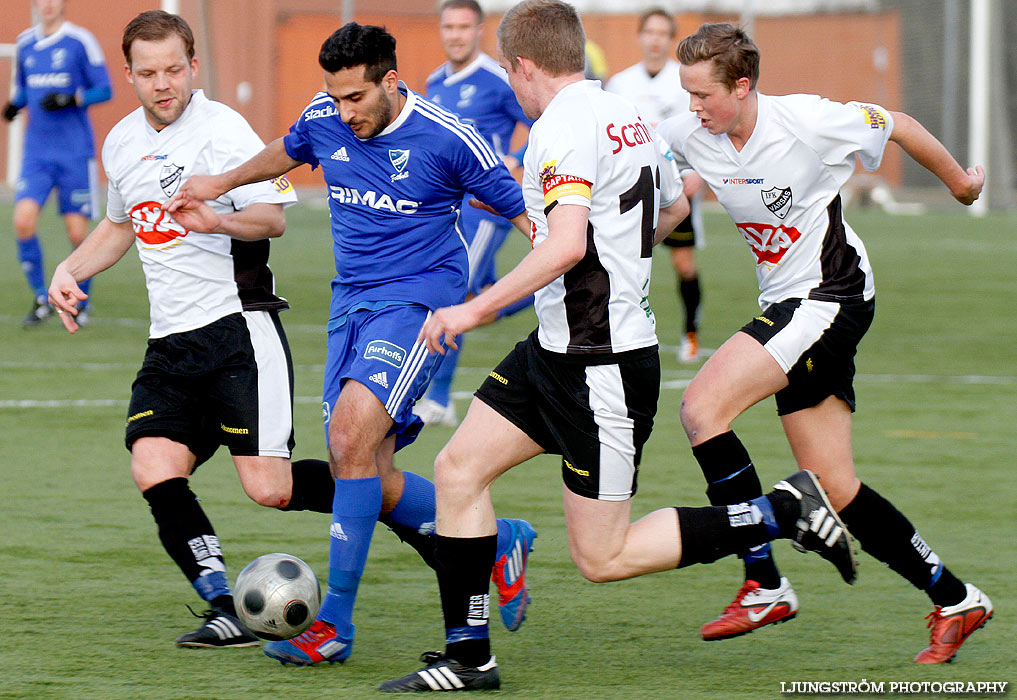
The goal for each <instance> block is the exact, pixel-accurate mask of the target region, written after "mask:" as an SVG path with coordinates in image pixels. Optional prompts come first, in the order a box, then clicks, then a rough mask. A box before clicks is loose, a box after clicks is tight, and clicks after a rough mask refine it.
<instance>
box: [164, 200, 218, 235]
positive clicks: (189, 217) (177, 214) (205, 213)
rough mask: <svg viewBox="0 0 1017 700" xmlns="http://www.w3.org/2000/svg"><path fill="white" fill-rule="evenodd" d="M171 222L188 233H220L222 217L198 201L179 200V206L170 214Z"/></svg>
mask: <svg viewBox="0 0 1017 700" xmlns="http://www.w3.org/2000/svg"><path fill="white" fill-rule="evenodd" d="M170 216H172V217H173V220H174V221H176V222H177V223H178V224H180V225H181V226H183V227H184V228H185V229H187V230H188V231H196V232H197V233H220V232H221V231H220V230H219V227H220V226H221V225H222V217H220V216H219V214H217V213H216V211H215V209H213V208H212V207H210V206H208V204H206V203H205V202H202V201H198V200H192V199H187V200H180V203H179V206H177V208H176V209H175V210H174V211H173V212H172V213H171V214H170Z"/></svg>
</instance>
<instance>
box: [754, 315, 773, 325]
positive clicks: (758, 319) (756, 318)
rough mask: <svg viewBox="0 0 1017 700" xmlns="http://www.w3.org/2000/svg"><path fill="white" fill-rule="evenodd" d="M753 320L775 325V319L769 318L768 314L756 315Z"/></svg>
mask: <svg viewBox="0 0 1017 700" xmlns="http://www.w3.org/2000/svg"><path fill="white" fill-rule="evenodd" d="M753 320H754V321H759V322H760V323H765V324H766V325H768V326H771V327H772V326H773V321H771V320H770V319H768V318H767V317H766V316H756V317H755V318H754V319H753Z"/></svg>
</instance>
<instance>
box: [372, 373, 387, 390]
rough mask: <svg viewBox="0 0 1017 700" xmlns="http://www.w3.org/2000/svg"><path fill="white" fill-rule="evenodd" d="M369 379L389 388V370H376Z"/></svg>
mask: <svg viewBox="0 0 1017 700" xmlns="http://www.w3.org/2000/svg"><path fill="white" fill-rule="evenodd" d="M368 379H369V380H370V381H372V382H374V383H375V384H380V385H381V386H383V387H385V388H386V389H388V372H375V373H374V374H372V375H371V376H370V377H368Z"/></svg>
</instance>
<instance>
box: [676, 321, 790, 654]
mask: <svg viewBox="0 0 1017 700" xmlns="http://www.w3.org/2000/svg"><path fill="white" fill-rule="evenodd" d="M785 386H787V377H786V376H785V374H784V372H783V370H782V369H781V367H780V365H778V364H777V362H776V361H775V360H774V359H773V357H772V356H771V355H770V354H769V353H768V352H767V351H766V349H765V348H763V346H762V345H760V344H759V342H758V341H756V340H755V339H754V338H752V337H751V336H749V335H747V334H745V333H736V334H735V335H734V336H732V337H731V338H730V339H729V340H728V341H727V342H725V343H724V344H723V345H721V347H720V348H719V349H718V350H717V351H716V352H715V353H714V354H713V355H712V356H711V357H710V359H709V360H707V362H706V364H705V365H703V367H702V369H700V370H699V372H698V373H697V374H696V377H695V379H693V380H692V384H691V385H690V386H689V387H688V389H686V391H685V394H684V396H683V397H682V410H681V418H682V425H683V426H684V427H685V430H686V433H687V434H688V436H689V441H690V443H691V444H692V451H693V454H694V455H695V457H696V459H697V461H698V462H699V464H700V466H701V467H702V469H703V475H704V476H705V477H706V481H707V484H708V487H707V495H708V496H709V497H710V502H711V503H713V504H714V505H723V504H729V503H739V502H742V501H746V500H750V499H752V498H755V497H757V496H759V495H760V494H761V493H762V486H761V484H760V482H759V477H758V476H757V475H756V471H755V467H754V465H753V464H752V461H751V459H750V457H749V455H748V452H747V451H746V450H745V448H744V446H743V445H742V443H741V441H740V440H738V438H737V436H736V435H735V433H734V432H732V431H731V422H732V421H733V420H734V419H735V418H736V417H737V416H738V415H740V414H741V413H742V412H743V411H745V410H746V409H747V408H749V407H750V406H752V405H753V404H755V403H757V402H759V401H761V400H763V399H765V398H767V397H768V396H771V395H772V394H775V393H776V392H777V391H779V390H781V389H783V388H784V387H785ZM742 558H743V560H744V561H745V582H744V584H743V586H742V587H741V589H740V590H739V591H738V593H737V594H736V595H735V597H734V599H733V601H732V602H731V603H730V604H729V605H728V606H727V607H726V608H725V609H724V611H723V613H721V615H720V616H719V617H717V618H716V619H714V620H712V621H710V622H708V623H706V624H705V625H704V626H703V627H702V629H701V630H700V634H701V636H702V637H703V639H705V640H708V641H709V640H717V639H727V638H730V637H735V636H738V635H741V634H746V633H748V632H752V631H753V630H755V629H758V628H759V627H762V626H765V625H768V624H773V623H777V622H783V621H786V620H789V619H791V618H793V617H794V616H795V615H796V613H797V610H798V600H797V597H796V596H795V593H794V590H793V589H792V587H791V584H790V582H789V581H788V580H787V579H786V578H783V577H781V575H780V572H779V571H778V569H777V566H776V563H775V561H774V559H773V556H772V553H771V550H770V546H769V545H762V546H760V547H755V548H753V549H751V550H749V551H747V552H745V553H743V555H742Z"/></svg>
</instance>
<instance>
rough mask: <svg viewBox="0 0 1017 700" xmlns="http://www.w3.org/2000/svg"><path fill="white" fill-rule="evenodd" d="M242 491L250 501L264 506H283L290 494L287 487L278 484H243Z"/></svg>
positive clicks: (286, 503)
mask: <svg viewBox="0 0 1017 700" xmlns="http://www.w3.org/2000/svg"><path fill="white" fill-rule="evenodd" d="M244 492H245V493H246V494H247V496H248V498H250V499H251V500H252V501H254V502H255V503H257V504H258V505H259V506H265V507H266V508H285V507H286V506H287V505H288V504H289V502H290V497H291V496H292V494H291V493H290V491H289V489H287V488H285V487H284V486H281V485H278V484H261V483H258V484H244Z"/></svg>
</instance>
